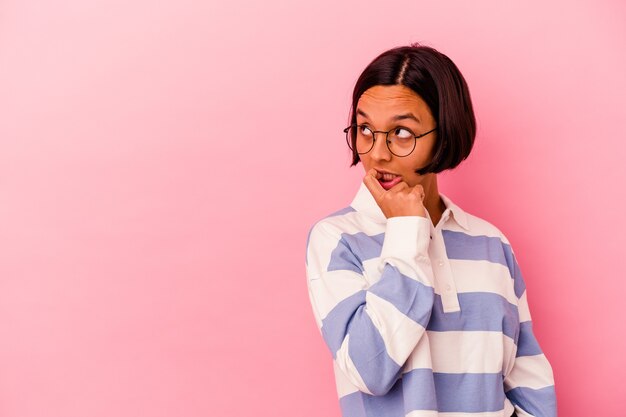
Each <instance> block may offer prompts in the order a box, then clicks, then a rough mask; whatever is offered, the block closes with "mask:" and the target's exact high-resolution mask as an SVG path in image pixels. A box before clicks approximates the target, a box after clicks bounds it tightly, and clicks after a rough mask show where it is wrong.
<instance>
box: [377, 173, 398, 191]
mask: <svg viewBox="0 0 626 417" xmlns="http://www.w3.org/2000/svg"><path fill="white" fill-rule="evenodd" d="M400 181H402V177H401V176H399V175H398V176H397V177H394V178H393V179H392V180H390V181H385V180H384V179H383V178H382V177H381V178H379V179H378V182H380V185H382V187H383V188H384V189H385V190H388V189H390V188H391V187H393V186H394V185H396V184H398V183H399V182H400Z"/></svg>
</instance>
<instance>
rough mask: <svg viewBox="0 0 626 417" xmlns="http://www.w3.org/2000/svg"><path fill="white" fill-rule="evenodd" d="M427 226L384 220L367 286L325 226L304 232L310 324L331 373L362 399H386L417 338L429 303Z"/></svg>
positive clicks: (408, 219)
mask: <svg viewBox="0 0 626 417" xmlns="http://www.w3.org/2000/svg"><path fill="white" fill-rule="evenodd" d="M429 221H430V220H428V219H427V218H425V217H422V216H398V217H390V218H389V219H387V224H386V232H385V237H384V241H383V245H382V250H381V254H380V263H379V265H378V270H379V272H381V277H380V280H379V281H377V282H376V283H374V284H373V285H371V286H369V284H368V282H367V281H366V279H365V277H364V276H363V265H362V263H361V261H360V260H359V259H358V257H357V256H356V255H355V253H354V252H353V251H352V250H351V248H350V247H349V246H348V244H347V241H346V239H344V235H343V234H342V233H341V232H340V231H338V230H337V229H336V228H335V227H333V226H332V224H329V223H330V222H324V221H322V222H318V223H317V224H315V225H314V226H313V228H312V229H311V231H310V232H309V241H308V245H307V263H306V272H307V285H308V290H309V297H310V300H311V305H312V307H313V313H314V315H315V320H316V322H317V325H318V328H319V329H320V332H321V334H322V336H323V338H324V341H325V342H326V345H327V346H328V348H329V349H330V351H331V353H332V355H333V358H334V359H335V360H336V361H337V364H338V366H339V368H340V369H341V370H342V371H343V372H344V373H345V375H346V376H347V378H348V379H349V380H350V381H351V382H352V384H353V385H355V386H356V387H358V389H359V390H361V391H363V392H365V393H368V394H372V395H384V394H386V393H387V392H388V391H389V390H390V389H391V387H392V386H393V385H394V383H395V382H396V381H397V380H398V378H399V377H400V375H401V370H402V366H403V364H404V363H405V362H406V360H407V358H408V357H409V355H410V354H411V352H412V351H413V349H414V348H415V346H416V345H417V343H418V342H419V340H420V339H421V337H422V336H423V335H424V334H425V330H426V325H427V324H428V321H429V319H430V314H431V311H432V307H433V302H434V288H433V272H432V268H431V264H430V259H429V257H428V245H429V244H430V225H429Z"/></svg>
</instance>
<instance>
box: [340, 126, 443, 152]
mask: <svg viewBox="0 0 626 417" xmlns="http://www.w3.org/2000/svg"><path fill="white" fill-rule="evenodd" d="M435 130H437V127H434V128H433V129H431V130H429V131H428V132H426V133H422V134H421V135H416V134H415V133H413V132H412V131H411V130H410V129H408V128H406V127H400V126H398V127H394V128H393V129H391V130H389V131H387V132H384V131H382V130H371V129H370V128H369V126H367V125H357V124H351V125H350V126H348V127H346V128H345V129H344V130H343V131H344V132H345V134H346V141H347V142H348V147H349V148H350V150H352V151H354V149H353V147H352V146H353V145H352V144H353V143H354V144H355V146H356V151H357V153H359V154H360V155H362V154H364V153H368V152H369V151H371V150H372V148H373V147H374V142H375V141H376V138H375V135H376V133H384V134H385V141H386V143H387V148H388V149H389V152H391V153H392V154H394V155H396V156H400V157H404V156H409V155H410V154H411V152H413V150H414V149H415V144H416V143H417V139H418V138H421V137H422V136H426V135H427V134H429V133H431V132H434V131H435Z"/></svg>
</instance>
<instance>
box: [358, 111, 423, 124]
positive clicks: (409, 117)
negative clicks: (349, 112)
mask: <svg viewBox="0 0 626 417" xmlns="http://www.w3.org/2000/svg"><path fill="white" fill-rule="evenodd" d="M356 112H357V114H360V115H361V116H363V117H365V118H366V119H369V116H368V115H367V114H366V113H365V112H364V111H363V110H361V109H357V111H356ZM403 119H413V120H415V121H416V122H417V123H420V120H419V119H418V118H417V117H415V116H414V115H413V114H411V113H407V114H399V115H397V116H393V117H392V118H391V120H394V121H395V120H403Z"/></svg>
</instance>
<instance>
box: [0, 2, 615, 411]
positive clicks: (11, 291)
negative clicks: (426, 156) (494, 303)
mask: <svg viewBox="0 0 626 417" xmlns="http://www.w3.org/2000/svg"><path fill="white" fill-rule="evenodd" d="M512 3H519V4H512ZM625 18H626V8H625V7H624V5H623V2H618V1H612V2H610V1H591V0H588V1H579V2H571V1H564V0H559V1H552V2H544V1H530V2H502V1H478V2H467V1H443V2H436V1H431V2H416V1H414V0H412V1H400V2H396V3H394V4H393V5H387V6H383V3H381V2H379V1H371V0H370V1H358V2H357V1H349V2H334V1H321V2H320V1H315V2H309V3H306V4H304V3H302V2H293V1H276V0H274V1H263V2H261V1H259V2H256V3H252V2H249V3H248V4H236V5H235V4H233V2H227V1H221V2H220V3H219V4H217V2H216V1H210V2H208V3H207V2H202V1H191V0H183V1H180V0H178V1H170V2H152V1H134V2H127V1H121V0H117V1H103V0H89V1H85V0H65V1H62V2H39V1H34V0H30V1H29V0H20V1H18V0H4V1H3V2H1V3H0V146H1V147H0V233H1V236H2V238H1V239H0V334H1V341H0V416H3V417H41V416H46V417H57V416H59V417H61V416H62V417H74V416H76V417H79V416H80V417H83V416H90V417H99V416H111V415H115V416H139V415H141V416H168V417H169V416H190V417H192V416H207V415H212V416H221V415H223V416H249V415H255V416H259V415H267V416H287V415H291V416H295V415H297V416H301V417H307V416H311V417H313V416H316V417H317V416H338V415H339V406H338V401H337V398H336V393H335V387H334V379H333V376H332V368H331V356H330V353H329V352H327V351H326V347H325V345H324V344H323V341H322V339H321V337H320V335H319V333H318V332H317V329H316V327H315V323H314V320H313V316H312V312H311V309H310V305H309V301H308V298H307V292H306V284H305V271H304V246H305V240H306V233H307V231H308V229H309V227H310V225H311V224H312V222H313V221H314V220H316V219H318V218H319V217H320V216H323V215H325V214H327V213H329V212H330V211H334V210H336V209H339V208H342V207H344V206H345V205H347V204H348V203H349V201H350V200H351V198H352V196H353V193H354V192H355V191H356V188H357V187H358V184H359V181H360V179H361V177H362V175H363V172H362V171H363V169H362V167H361V166H360V165H359V166H357V167H354V168H350V169H349V168H348V165H349V154H348V150H347V148H346V147H345V144H344V139H343V136H342V133H341V129H342V128H343V127H344V126H345V125H346V121H347V117H348V106H349V96H350V94H351V90H352V87H353V84H354V81H355V80H356V78H357V76H358V74H359V73H360V71H361V70H362V69H363V68H364V67H365V65H367V63H369V61H370V60H371V59H373V58H374V57H375V56H376V55H377V54H378V53H380V52H382V51H383V50H385V49H388V48H390V47H393V46H398V45H403V44H408V43H409V42H414V41H421V42H424V43H426V44H429V45H431V46H434V47H436V48H438V49H440V50H441V51H442V52H444V53H446V54H447V55H449V56H450V57H451V58H452V59H453V60H454V61H455V62H456V63H457V65H458V66H459V67H460V69H461V71H462V72H463V73H464V75H465V77H466V79H467V81H468V84H469V86H470V91H471V93H472V97H473V99H474V104H475V109H476V113H477V118H478V137H477V144H476V148H475V150H474V153H473V154H472V155H471V156H470V159H469V160H467V161H466V162H465V163H464V164H463V165H462V166H461V167H459V168H458V169H457V170H455V171H454V172H449V173H445V174H441V175H440V178H439V179H440V188H441V190H442V192H446V193H447V194H448V195H449V196H450V197H451V198H453V199H454V201H455V202H457V203H458V204H460V205H461V206H462V207H463V208H464V209H466V210H467V211H469V212H470V213H474V214H476V215H478V216H481V217H484V218H485V219H488V220H489V221H491V222H492V223H494V224H495V225H497V226H498V227H499V228H501V230H503V231H504V232H505V233H506V234H507V236H508V237H509V239H510V240H511V242H512V244H513V246H514V248H515V250H516V254H517V256H518V258H519V261H520V264H521V268H522V271H523V273H524V276H525V279H526V282H527V286H528V290H529V302H530V306H531V311H532V313H533V319H534V320H535V325H534V328H535V332H536V334H537V337H538V338H539V340H540V342H541V344H542V348H543V349H544V351H545V353H546V355H547V356H548V358H549V359H550V360H551V362H552V364H553V368H554V372H555V379H556V384H557V393H558V398H559V404H558V406H559V411H560V415H561V416H568V417H578V416H581V417H582V416H592V415H593V416H595V415H597V416H617V415H624V413H625V412H626V411H624V410H625V407H626V397H625V396H624V395H623V392H624V391H623V386H624V385H623V384H624V383H623V375H624V372H625V371H626V359H625V356H624V351H626V343H625V337H624V330H625V327H624V319H623V318H622V316H623V314H624V313H623V312H624V308H623V306H624V302H623V298H624V292H625V291H626V284H625V282H626V280H625V279H624V277H623V268H622V265H623V259H624V255H623V253H622V250H623V248H624V247H625V244H626V242H625V241H624V240H625V239H624V236H625V232H626V230H625V227H624V226H625V223H626V222H625V215H624V203H626V196H625V191H624V190H625V187H624V184H623V180H624V179H625V178H626V168H625V167H624V157H625V156H626V155H625V152H624V150H625V145H624V140H625V139H626V138H625V135H624V120H625V116H626V114H624V113H625V110H624V109H625V106H624V99H625V91H626V81H625V78H624V74H626V47H625V42H624V41H625V40H626V36H625V35H626V29H625V28H626V25H624V22H625ZM620 393H621V394H620Z"/></svg>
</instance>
